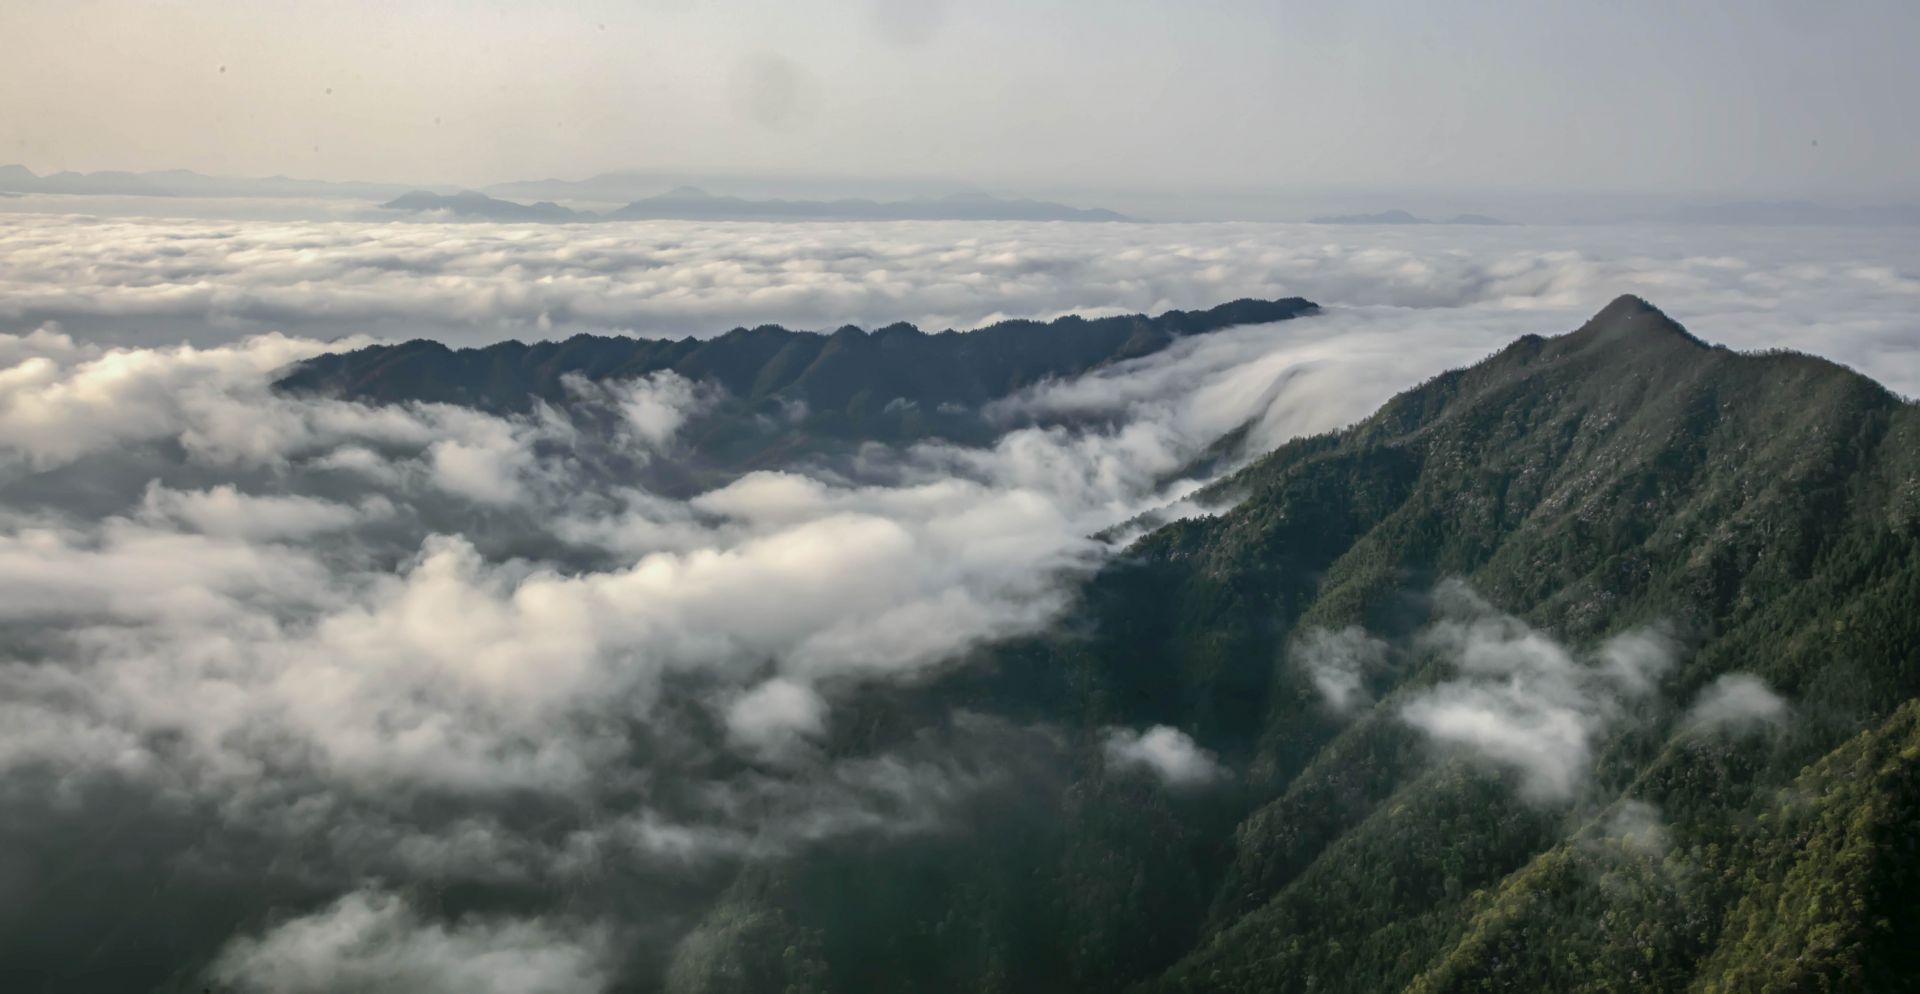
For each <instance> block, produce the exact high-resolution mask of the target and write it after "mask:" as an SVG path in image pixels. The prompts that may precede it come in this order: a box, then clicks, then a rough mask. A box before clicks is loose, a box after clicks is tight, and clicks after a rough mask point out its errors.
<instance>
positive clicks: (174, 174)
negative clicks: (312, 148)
mask: <svg viewBox="0 0 1920 994" xmlns="http://www.w3.org/2000/svg"><path fill="white" fill-rule="evenodd" d="M410 189H412V187H410V186H407V185H404V184H397V183H358V182H333V181H330V180H311V179H294V178H292V177H288V176H267V177H238V176H207V175H204V174H202V173H196V172H192V171H190V170H186V169H167V170H161V171H158V172H139V173H135V172H120V171H114V170H108V171H103V172H92V173H76V172H57V173H50V174H48V175H45V176H41V175H38V174H36V173H35V172H34V171H33V170H31V169H28V168H27V167H25V166H20V165H7V166H0V192H8V193H64V194H92V195H95V196H121V197H319V198H329V199H341V200H380V199H385V198H387V197H392V196H396V195H398V194H401V193H405V192H406V191H408V190H410Z"/></svg>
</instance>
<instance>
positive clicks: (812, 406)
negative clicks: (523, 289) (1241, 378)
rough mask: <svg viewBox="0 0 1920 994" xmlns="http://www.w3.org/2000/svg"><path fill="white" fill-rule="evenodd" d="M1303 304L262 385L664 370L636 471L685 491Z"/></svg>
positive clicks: (532, 347) (545, 396)
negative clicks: (661, 435) (674, 424)
mask: <svg viewBox="0 0 1920 994" xmlns="http://www.w3.org/2000/svg"><path fill="white" fill-rule="evenodd" d="M1318 309H1319V308H1318V307H1317V306H1316V305H1314V304H1313V303H1311V302H1309V301H1306V300H1303V299H1300V298H1298V297H1291V298H1286V299H1281V300H1250V299H1243V300H1236V301H1233V302H1231V303H1226V304H1221V305H1219V306H1217V307H1212V308H1209V309H1207V310H1201V311H1167V312H1165V313H1163V314H1160V315H1157V316H1151V317H1150V316H1148V315H1144V314H1136V315H1124V316H1117V317H1106V318H1082V317H1078V316H1068V317H1062V318H1059V319H1057V320H1054V321H1050V322H1039V321H1025V320H1018V321H1002V322H1000V323H998V324H994V325H991V326H988V327H985V328H980V329H977V330H975V331H965V332H962V331H944V332H940V333H937V334H928V333H926V332H923V331H921V330H919V329H918V328H915V327H913V326H912V325H909V324H893V325H888V326H887V327H884V328H881V329H879V330H877V331H872V332H868V331H865V330H863V329H860V328H856V327H853V326H847V327H843V328H840V329H839V330H837V331H835V332H833V333H831V334H818V333H814V332H806V331H790V330H788V329H786V328H782V327H779V326H777V325H764V326H761V327H758V328H735V329H734V330H732V331H730V332H727V333H726V334H723V335H720V336H718V337H715V338H705V339H702V338H692V337H688V338H681V339H656V338H616V337H603V336H594V335H576V336H574V337H572V338H568V339H566V340H565V341H559V342H535V343H533V344H526V343H522V342H502V343H499V344H496V345H490V346H487V347H485V348H467V349H450V348H448V347H447V346H445V345H442V344H440V343H438V342H433V341H427V340H416V341H411V342H406V343H403V344H399V345H381V346H373V347H369V348H363V349H359V350H356V351H352V352H342V353H332V354H328V355H321V356H316V357H314V358H312V359H308V360H305V361H303V362H300V363H296V364H295V365H294V366H292V367H291V368H289V369H287V370H286V371H284V373H283V374H282V375H281V377H280V378H279V380H278V381H277V383H276V388H277V389H279V390H282V391H286V392H289V393H296V394H310V395H320V396H329V397H338V398H342V399H348V400H355V401H362V402H367V403H373V404H394V403H403V402H413V401H418V402H429V403H447V404H458V405H462V406H466V407H472V408H475V409H478V410H482V411H487V412H489V413H494V414H508V413H524V412H527V411H529V410H530V409H531V408H532V407H533V406H534V405H535V404H539V403H544V404H553V405H568V404H571V403H572V401H573V400H574V399H575V397H576V394H577V393H578V391H579V389H580V387H581V385H582V384H583V383H584V384H586V385H587V386H588V387H589V388H591V387H593V386H595V385H615V386H617V385H619V384H622V383H626V384H631V383H633V382H635V381H639V380H641V379H643V378H653V379H655V380H656V381H657V380H658V379H660V378H668V379H671V378H674V377H678V378H680V380H682V381H684V383H685V384H687V385H690V386H691V387H692V388H694V389H697V390H699V391H701V394H702V396H703V398H704V400H705V401H706V402H705V403H702V404H699V405H695V406H697V407H698V411H697V414H695V415H694V416H692V417H691V418H690V420H689V422H688V423H687V424H686V425H685V426H684V427H683V428H682V430H680V432H679V433H678V438H677V439H676V441H677V443H678V444H677V446H676V452H675V458H674V459H673V460H656V461H654V463H653V464H651V465H649V466H646V467H642V468H640V469H639V470H637V471H636V472H638V473H640V474H641V475H642V477H643V482H644V483H646V484H647V485H648V486H649V487H651V488H653V489H656V490H661V491H665V492H669V493H674V494H683V495H690V494H693V493H698V492H700V491H702V490H703V489H707V488H711V487H715V486H719V485H722V484H724V483H725V482H727V481H729V480H731V479H734V478H736V477H738V476H739V475H740V474H742V473H745V472H749V471H752V470H755V469H771V468H779V467H782V466H789V465H792V464H793V463H795V462H798V461H801V460H806V459H813V460H825V459H831V458H834V457H843V456H849V455H850V454H851V453H853V452H855V451H857V448H858V446H859V445H860V444H861V443H864V442H868V441H880V442H886V443H890V444H895V445H905V444H911V443H913V442H918V441H923V440H930V439H941V440H945V441H950V442H956V443H959V444H964V445H988V444H991V443H992V442H993V440H994V439H996V438H998V437H1000V436H1001V435H1002V434H1004V433H1005V432H1006V431H1007V430H1008V429H1009V428H1012V427H1018V425H1017V424H1014V423H1010V422H1008V421H1007V420H1006V419H1004V418H1000V417H995V416H993V412H992V411H990V410H989V405H991V403H992V402H993V401H996V400H999V399H1001V398H1005V397H1008V396H1010V395H1013V394H1015V393H1018V392H1020V391H1021V390H1024V389H1027V388H1032V387H1035V386H1038V385H1040V384H1043V383H1045V382H1047V381H1051V380H1066V379H1071V378H1073V377H1075V376H1079V375H1081V374H1085V373H1087V372H1090V371H1092V370H1096V369H1100V368H1102V367H1106V366H1111V365H1113V364H1115V363H1120V362H1124V361H1126V360H1130V359H1139V358H1142V357H1146V356H1151V355H1154V354H1156V353H1159V352H1161V351H1163V350H1165V349H1167V348H1168V347H1169V346H1171V345H1173V344H1174V343H1175V342H1178V341H1180V340H1182V339H1185V338H1191V337H1193V336H1199V335H1206V334H1209V333H1212V332H1217V331H1220V330H1223V329H1226V328H1231V327H1234V326H1238V325H1253V324H1269V323H1272V322H1276V321H1284V320H1289V319H1291V318H1296V317H1302V316H1305V315H1309V314H1313V313H1316V312H1317V311H1318ZM588 392H589V393H592V390H591V389H589V391H588ZM576 413H582V414H584V413H586V412H582V411H576Z"/></svg>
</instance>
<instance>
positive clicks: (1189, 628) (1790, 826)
mask: <svg viewBox="0 0 1920 994" xmlns="http://www.w3.org/2000/svg"><path fill="white" fill-rule="evenodd" d="M1204 496H1206V497H1207V498H1209V499H1210V500H1212V501H1213V502H1215V505H1216V506H1220V507H1227V508H1229V509H1227V510H1223V511H1221V512H1220V513H1217V514H1213V515H1210V516H1202V517H1197V518H1192V519H1189V520H1184V521H1179V522H1176V523H1173V524H1170V525H1167V526H1166V527H1163V528H1161V529H1159V530H1157V531H1155V532H1153V533H1151V534H1149V535H1147V536H1146V537H1144V538H1143V539H1141V540H1140V541H1138V542H1137V543H1136V544H1135V545H1134V546H1133V547H1132V548H1130V549H1129V550H1128V551H1127V553H1126V554H1125V555H1124V556H1123V557H1121V559H1120V560H1119V561H1117V562H1115V563H1113V564H1112V565H1110V566H1109V567H1107V568H1105V569H1104V570H1102V571H1101V572H1100V573H1099V574H1097V575H1096V576H1095V577H1093V578H1092V579H1091V580H1090V581H1089V582H1088V584H1087V585H1086V587H1085V589H1084V590H1083V591H1082V592H1081V595H1080V598H1079V602H1078V603H1079V607H1078V608H1077V610H1076V611H1075V613H1074V615H1073V616H1072V617H1071V618H1069V619H1068V620H1066V621H1065V622H1063V623H1062V624H1061V625H1060V626H1058V628H1057V629H1056V631H1054V632H1053V633H1052V634H1050V635H1048V636H1046V637H1043V638H1036V639H1029V640H1024V641H1021V642H1019V643H1016V644H1010V645H1002V646H999V647H997V648H995V649H994V650H992V651H990V652H987V653H984V654H982V656H981V658H977V659H973V660H969V661H968V662H967V664H966V665H963V666H957V667H955V668H953V669H952V670H950V671H949V672H948V674H947V675H946V676H945V677H943V678H941V679H939V680H936V681H934V682H932V683H930V684H929V685H926V686H923V687H920V688H917V689H914V690H912V691H910V692H899V691H879V690H876V691H873V692H872V694H871V698H870V699H869V700H868V701H866V702H865V710H863V711H858V713H859V714H860V715H861V716H862V717H863V718H864V720H856V721H847V722H843V723H842V724H843V725H844V726H845V727H842V728H838V729H836V731H835V738H834V740H833V742H832V743H831V746H830V747H831V748H832V749H835V750H839V751H842V752H846V753H858V752H863V751H866V750H868V749H874V748H877V747H878V746H880V745H882V744H884V743H887V742H890V741H897V740H899V739H901V738H903V737H906V736H910V735H912V734H913V733H914V728H916V727H920V726H924V725H925V724H928V723H933V722H938V721H942V720H952V716H953V715H956V714H960V715H978V714H982V713H984V714H991V715H998V716H1000V717H1001V718H1002V719H1004V720H1007V721H1010V722H1013V723H1018V724H1029V725H1034V726H1039V727H1044V728H1047V729H1051V730H1053V734H1054V735H1055V741H1056V742H1057V744H1058V748H1059V750H1060V752H1061V755H1062V756H1063V757H1065V758H1064V759H1063V760H1062V763H1063V764H1064V769H1065V772H1064V773H1058V774H1057V775H1055V776H1053V777H1051V778H1049V777H1047V776H1035V777H1033V778H1030V779H1029V780H1024V781H1021V782H1019V783H1017V784H1009V785H1008V786H1007V788H1006V789H1005V790H1002V791H999V792H990V793H988V794H987V795H986V799H985V800H982V801H980V802H978V803H976V804H974V805H973V807H972V808H971V811H972V814H971V816H970V818H969V819H967V820H966V821H964V822H963V823H961V824H957V825H954V826H949V827H947V828H946V829H945V830H944V831H940V832H935V833H933V834H931V835H923V836H913V837H903V838H891V839H878V840H872V841H870V842H868V843H864V844H862V845H861V846H860V847H858V848H857V849H855V850H852V851H850V850H849V849H847V848H846V847H834V848H827V847H822V848H821V849H820V850H818V851H814V852H808V853H805V854H803V855H801V856H799V857H797V858H794V859H790V860H785V861H771V862H762V863H756V864H753V865H750V866H749V867H748V868H747V869H745V870H743V871H742V872H741V874H740V877H739V878H738V879H737V880H736V881H735V883H734V885H733V887H732V888H731V889H730V890H729V891H728V893H727V896H726V898H725V899H724V900H723V901H722V902H721V904H720V905H719V906H718V907H716V908H715V909H714V910H713V911H712V912H711V913H709V914H708V916H707V917H706V919H705V921H704V923H703V924H702V925H701V926H700V927H699V928H698V929H697V930H696V931H695V932H694V933H693V934H692V935H691V936H690V937H688V938H687V939H686V940H685V941H683V942H682V943H681V944H680V946H679V951H678V953H677V954H676V957H675V962H674V964H673V966H672V969H671V970H670V971H669V974H668V980H667V983H668V987H669V988H670V989H672V990H675V991H681V992H693V991H702V992H719V991H806V990H821V991H856V990H892V991H956V992H958V991H1063V990H1081V991H1113V990H1124V989H1133V990H1139V991H1154V992H1162V991H1164V992H1174V991H1181V992H1186V991H1195V992H1198V991H1262V992H1268V991H1300V992H1306V991H1314V992H1331V991H1352V992H1369V994H1371V992H1380V991H1396V990H1406V991H1421V992H1438V991H1494V990H1509V991H1616V990H1617V991H1626V990H1634V991H1640V990H1658V991H1699V992H1732V991H1896V990H1908V989H1920V953H1917V952H1916V950H1920V911H1917V910H1916V909H1920V903H1917V902H1920V848H1917V847H1920V731H1916V729H1920V724H1917V722H1920V711H1916V706H1917V705H1916V703H1915V702H1914V698H1915V697H1916V695H1920V409H1916V407H1915V406H1913V405H1912V404H1909V403H1907V402H1905V401H1903V400H1901V399H1900V398H1898V397H1896V396H1894V395H1892V394H1890V393H1889V392H1887V391H1886V390H1884V389H1882V388H1881V387H1879V386H1878V385H1876V384H1874V383H1873V382H1871V381H1869V380H1867V379H1866V378H1864V377H1861V376H1859V375H1857V374H1855V373H1853V372H1851V371H1849V370H1847V369H1844V368H1841V367H1839V366H1836V365H1834V364H1832V363H1828V362H1825V361H1822V360H1819V359H1816V358H1811V357H1808V356H1804V355H1797V354H1769V355H1742V354H1736V353H1733V352H1730V351H1727V350H1725V349H1720V348H1715V347H1712V346H1709V345H1707V344H1704V343H1702V342H1700V341H1699V340H1697V339H1695V338H1693V337H1692V336H1690V335H1688V334H1687V333H1686V332H1685V331H1684V330H1682V329H1681V328H1680V327H1679V326H1678V325H1676V324H1675V323H1673V322H1672V321H1670V320H1669V319H1667V318H1666V317H1665V316H1664V315H1662V314H1661V313H1659V312H1658V311H1656V310H1655V309H1653V308H1652V307H1650V306H1649V305H1647V304H1646V303H1644V302H1642V301H1640V300H1638V299H1635V298H1622V299H1620V300H1618V301H1615V302H1614V303H1613V304H1612V305H1610V306H1609V307H1607V308H1606V309H1605V310H1604V311H1603V312H1601V313H1600V314H1599V315H1598V316H1596V317H1595V318H1594V319H1593V320H1592V321H1590V322H1589V323H1588V324H1587V325H1585V326H1584V327H1582V328H1580V329H1579V330H1577V331H1575V332H1573V333H1571V334H1568V335H1563V336H1560V337H1554V338H1543V337H1534V336H1529V337H1527V338H1524V339H1521V340H1520V341H1517V342H1515V343H1514V344H1512V345H1511V346H1509V347H1508V348H1506V349H1505V350H1503V351H1501V352H1500V353H1498V354H1496V355H1494V356H1492V357H1490V358H1488V359H1486V360H1485V361H1483V362H1481V363H1480V364H1478V365H1476V366H1474V367H1472V368H1469V369H1464V370H1459V371H1455V372H1451V373H1447V374H1445V375H1443V376H1440V377H1437V378H1435V379H1434V380H1432V381H1430V382H1428V383H1426V384H1423V385H1422V386H1420V387H1418V388H1416V389H1414V390H1411V391H1409V392H1407V393H1405V394H1403V395H1401V396H1399V397H1397V398H1395V399H1394V400H1393V401H1392V402H1390V403H1389V404H1387V405H1386V406H1385V407H1384V408H1383V409H1381V410H1380V411H1379V412H1378V413H1377V414H1375V415H1374V416H1373V417H1371V418H1368V419H1367V420H1365V421H1364V422H1362V423H1360V424H1358V425H1355V426H1353V427H1351V428H1349V429H1347V430H1344V431H1341V432H1339V433H1336V434H1333V435H1328V436H1323V437H1317V438H1308V439H1301V440H1298V441H1295V442H1292V443H1290V444H1288V445H1286V446H1284V447H1283V448H1281V449H1280V450H1278V451H1276V452H1274V453H1272V454H1271V455H1269V456H1267V457H1265V458H1263V459H1261V460H1259V461H1258V462H1256V463H1254V464H1253V465H1251V466H1249V467H1247V468H1246V469H1245V470H1244V471H1242V472H1240V473H1238V474H1236V475H1235V476H1233V477H1231V478H1229V479H1227V480H1225V481H1223V482H1222V483H1220V484H1218V485H1216V486H1215V487H1214V488H1213V489H1212V490H1211V491H1209V492H1208V493H1207V494H1206V495H1204ZM1155 726H1168V727H1169V728H1171V729H1177V730H1179V731H1180V732H1183V733H1185V735H1187V736H1190V737H1191V739H1192V740H1193V742H1194V743H1197V747H1198V748H1199V749H1201V750H1204V751H1205V754H1207V755H1210V756H1211V757H1212V759H1213V763H1212V764H1211V765H1208V766H1205V767H1197V766H1194V765H1192V764H1191V763H1189V764H1188V765H1186V766H1178V765H1174V763H1173V760H1174V759H1181V758H1182V757H1179V756H1174V757H1171V758H1169V757H1167V756H1165V755H1157V754H1155V753H1153V752H1152V750H1149V749H1146V748H1144V747H1143V746H1142V745H1141V743H1143V742H1146V741H1147V739H1145V738H1141V739H1132V738H1127V737H1126V736H1127V734H1129V733H1128V732H1127V731H1126V730H1135V731H1134V732H1133V733H1132V734H1137V730H1142V729H1150V728H1153V727H1155ZM1155 741H1159V742H1164V741H1168V740H1167V739H1160V740H1155ZM1142 757H1146V758H1145V759H1142ZM1191 758H1192V757H1185V759H1189V760H1190V759H1191Z"/></svg>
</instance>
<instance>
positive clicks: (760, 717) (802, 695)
mask: <svg viewBox="0 0 1920 994" xmlns="http://www.w3.org/2000/svg"><path fill="white" fill-rule="evenodd" d="M826 712H827V702H826V701H825V700H823V699H821V697H820V695H819V694H817V693H814V691H813V688H811V687H808V686H805V685H804V684H799V683H795V682H794V681H792V680H786V679H781V678H775V679H772V680H768V681H766V682H764V683H762V684H760V685H759V686H757V687H754V688H753V689H752V690H749V691H747V692H746V693H744V694H742V695H740V696H739V697H738V698H736V699H735V700H734V701H733V703H732V704H730V705H728V707H727V712H726V718H727V733H728V734H729V735H730V736H732V738H733V740H734V741H735V742H737V743H739V744H741V745H743V746H745V747H747V748H748V749H751V750H754V751H758V752H766V753H772V754H776V755H777V754H779V753H782V752H785V751H786V750H787V749H789V748H791V747H792V745H793V743H794V741H795V740H796V739H803V738H807V737H810V736H815V735H819V734H820V732H821V731H822V730H823V729H825V728H826V717H827V714H826Z"/></svg>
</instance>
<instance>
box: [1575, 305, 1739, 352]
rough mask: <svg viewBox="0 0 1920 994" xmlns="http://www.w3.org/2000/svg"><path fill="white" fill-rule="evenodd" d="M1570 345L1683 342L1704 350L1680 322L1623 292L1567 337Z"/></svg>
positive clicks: (1700, 342)
mask: <svg viewBox="0 0 1920 994" xmlns="http://www.w3.org/2000/svg"><path fill="white" fill-rule="evenodd" d="M1568 340H1569V341H1572V342H1580V343H1586V342H1593V343H1607V344H1626V343H1633V344H1643V345H1650V344H1655V343H1659V342H1671V341H1684V342H1686V343H1688V344H1691V345H1694V346H1697V347H1701V348H1705V347H1706V344H1707V343H1705V342H1703V341H1701V340H1700V339H1698V338H1696V337H1694V336H1693V334H1692V333H1691V332H1689V331H1687V329H1685V328H1683V327H1681V325H1680V322H1678V321H1675V320H1674V319H1672V318H1670V317H1668V316H1667V315H1666V314H1665V312H1663V311H1661V310H1660V308H1658V307H1655V306H1653V305H1652V304H1650V303H1648V302H1647V300H1646V299H1645V298H1643V297H1639V296H1635V295H1634V294H1631V293H1623V294H1621V295H1620V296H1618V297H1615V298H1613V302H1612V303H1609V304H1608V305H1607V306H1605V307H1603V308H1601V309H1600V312H1599V313H1597V314H1595V315H1594V316H1593V317H1591V318H1589V319H1587V323H1586V324H1584V325H1581V326H1580V330H1578V331H1576V332H1574V333H1573V334H1572V335H1570V336H1568Z"/></svg>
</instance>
